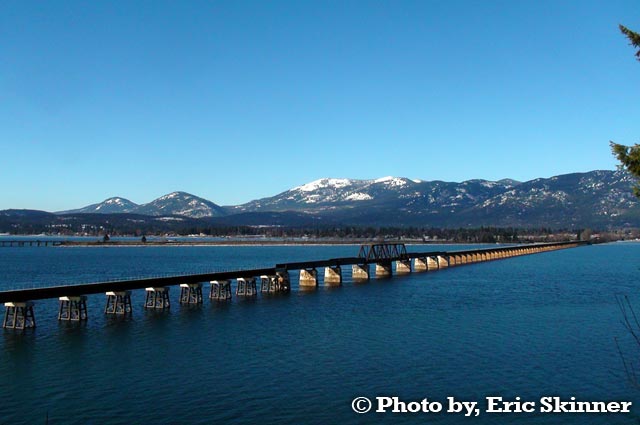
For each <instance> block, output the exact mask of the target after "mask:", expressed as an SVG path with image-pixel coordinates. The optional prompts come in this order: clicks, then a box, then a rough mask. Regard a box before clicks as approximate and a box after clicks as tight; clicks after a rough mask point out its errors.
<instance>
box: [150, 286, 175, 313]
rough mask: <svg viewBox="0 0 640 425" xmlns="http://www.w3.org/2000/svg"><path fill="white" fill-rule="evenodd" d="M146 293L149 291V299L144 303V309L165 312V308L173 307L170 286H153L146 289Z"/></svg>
mask: <svg viewBox="0 0 640 425" xmlns="http://www.w3.org/2000/svg"><path fill="white" fill-rule="evenodd" d="M145 291H147V297H146V299H145V301H144V308H155V309H158V310H164V309H165V308H169V307H171V301H170V300H169V287H168V286H160V287H157V286H153V287H149V288H145Z"/></svg>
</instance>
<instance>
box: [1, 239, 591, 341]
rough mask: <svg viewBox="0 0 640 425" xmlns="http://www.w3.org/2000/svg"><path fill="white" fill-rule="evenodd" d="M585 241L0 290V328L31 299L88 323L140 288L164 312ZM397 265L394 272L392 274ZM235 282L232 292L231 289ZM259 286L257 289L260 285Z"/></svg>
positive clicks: (14, 320)
mask: <svg viewBox="0 0 640 425" xmlns="http://www.w3.org/2000/svg"><path fill="white" fill-rule="evenodd" d="M584 244H586V242H582V241H569V242H553V243H540V244H529V245H514V246H498V247H490V248H480V249H472V250H460V251H428V252H408V251H407V249H406V246H405V245H404V244H403V243H393V242H391V243H371V244H364V245H361V246H360V250H359V252H358V256H357V257H342V258H332V259H327V260H314V261H302V262H295V263H282V264H276V265H275V266H274V267H269V268H263V269H245V270H235V271H227V272H215V273H202V274H190V275H179V276H170V277H161V278H155V277H154V278H144V279H133V280H121V281H112V282H98V283H82V284H74V285H61V286H50V287H42V288H32V289H18V290H10V291H0V302H2V303H4V306H5V309H6V310H5V315H4V321H3V327H5V328H13V329H25V328H30V327H35V326H36V320H35V313H34V306H35V303H34V301H37V300H43V299H51V298H54V299H55V298H58V300H59V310H58V320H69V321H84V320H88V317H89V314H88V312H87V303H86V301H87V296H88V295H92V294H100V293H102V294H104V295H105V297H106V304H105V308H104V314H112V315H129V314H132V313H133V311H134V306H133V305H132V303H131V291H134V290H141V289H144V290H145V293H146V297H145V302H144V305H143V306H142V307H143V308H146V309H156V310H158V309H159V310H165V309H168V308H170V307H171V297H170V289H171V287H172V286H178V287H179V288H180V295H179V298H178V301H179V302H180V303H181V304H202V303H203V301H204V298H205V297H204V296H203V294H204V293H203V288H204V284H205V283H208V284H209V295H208V298H209V299H210V300H211V301H212V302H224V301H228V300H230V299H232V297H233V293H234V292H235V296H236V297H255V296H257V295H258V293H260V294H263V295H267V294H275V293H287V292H289V291H290V290H291V278H290V273H289V272H290V271H299V289H300V290H307V289H314V288H316V287H317V286H318V284H319V282H320V280H319V275H318V269H322V268H324V277H323V279H322V283H323V284H324V285H325V286H337V285H341V284H342V282H343V271H342V267H343V266H351V270H352V273H351V278H352V280H353V281H354V282H357V281H366V280H368V279H370V277H371V268H370V266H371V265H372V264H373V265H375V276H376V277H378V278H380V277H391V276H392V275H393V273H394V271H395V273H396V274H406V273H413V272H427V271H435V270H441V269H445V268H449V267H455V266H459V265H465V264H472V263H477V262H484V261H491V260H498V259H506V258H510V257H515V256H521V255H528V254H537V253H542V252H548V251H554V250H558V249H565V248H573V247H577V246H580V245H584ZM394 264H395V270H394V267H393V266H394ZM232 281H235V282H236V284H235V291H233V288H232ZM258 282H259V284H260V285H259V287H258Z"/></svg>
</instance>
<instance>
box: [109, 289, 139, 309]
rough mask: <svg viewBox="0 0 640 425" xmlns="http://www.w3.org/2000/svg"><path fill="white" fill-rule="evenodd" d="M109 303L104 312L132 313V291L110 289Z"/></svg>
mask: <svg viewBox="0 0 640 425" xmlns="http://www.w3.org/2000/svg"><path fill="white" fill-rule="evenodd" d="M105 295H106V296H107V304H106V305H105V306H104V314H122V315H127V314H132V312H133V308H132V307H131V291H108V292H105Z"/></svg>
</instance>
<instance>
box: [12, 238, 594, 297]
mask: <svg viewBox="0 0 640 425" xmlns="http://www.w3.org/2000/svg"><path fill="white" fill-rule="evenodd" d="M585 243H586V242H580V241H572V242H555V243H545V244H528V245H512V246H501V247H490V248H479V249H472V250H460V251H427V252H407V253H404V252H403V253H401V254H400V256H398V257H390V258H380V259H372V258H362V257H345V258H333V259H328V260H315V261H301V262H293V263H282V264H277V265H276V266H275V267H273V268H263V269H247V270H235V271H226V272H215V273H202V274H189V275H178V276H169V277H151V278H143V279H132V280H121V281H110V282H98V283H83V284H74V285H61V286H50V287H44V288H31V289H16V290H10V291H0V303H5V302H22V301H33V300H41V299H48V298H58V297H62V296H79V295H88V294H97V293H105V292H107V291H125V290H134V289H143V288H147V287H150V286H173V285H179V284H181V283H198V282H208V281H212V280H227V279H229V280H230V279H237V278H242V277H244V278H251V277H256V276H261V275H274V274H276V272H277V271H289V270H302V269H311V268H318V267H335V266H343V265H353V264H361V265H366V264H374V263H378V262H391V261H399V260H407V259H411V258H425V257H436V256H443V257H450V256H453V255H468V254H480V253H491V252H501V251H510V250H514V249H526V248H538V247H545V246H562V245H576V244H578V245H582V244H585Z"/></svg>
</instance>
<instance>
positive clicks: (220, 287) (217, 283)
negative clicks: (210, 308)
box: [209, 280, 231, 301]
mask: <svg viewBox="0 0 640 425" xmlns="http://www.w3.org/2000/svg"><path fill="white" fill-rule="evenodd" d="M209 283H210V284H211V292H209V299H210V300H217V301H226V300H230V299H231V282H230V281H229V280H212V281H211V282H209Z"/></svg>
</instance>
